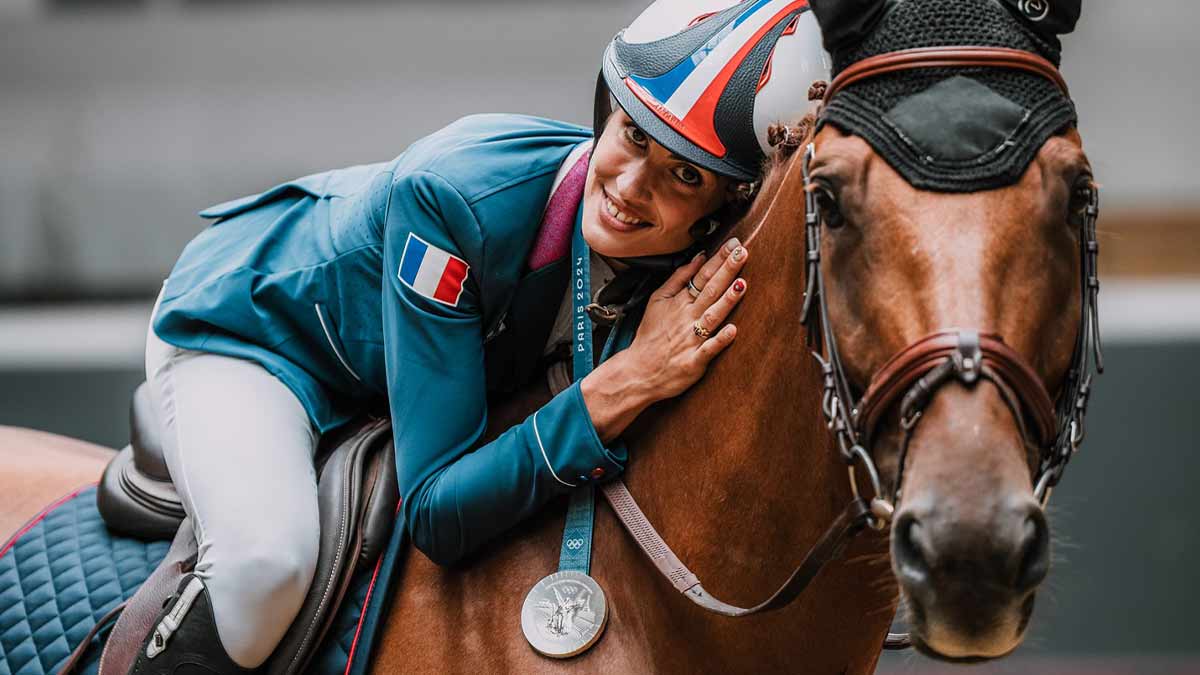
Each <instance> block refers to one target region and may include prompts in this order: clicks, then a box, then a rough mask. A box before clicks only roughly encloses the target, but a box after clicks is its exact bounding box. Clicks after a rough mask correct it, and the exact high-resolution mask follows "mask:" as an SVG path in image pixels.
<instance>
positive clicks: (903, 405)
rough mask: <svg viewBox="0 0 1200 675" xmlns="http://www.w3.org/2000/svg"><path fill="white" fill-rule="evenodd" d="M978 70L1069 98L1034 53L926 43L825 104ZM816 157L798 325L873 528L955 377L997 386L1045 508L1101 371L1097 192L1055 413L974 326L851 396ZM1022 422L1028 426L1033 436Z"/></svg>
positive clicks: (911, 356)
mask: <svg viewBox="0 0 1200 675" xmlns="http://www.w3.org/2000/svg"><path fill="white" fill-rule="evenodd" d="M981 66H984V67H996V68H1009V69H1015V70H1021V71H1024V72H1028V73H1033V74H1035V75H1039V76H1042V77H1045V78H1046V79H1048V80H1050V81H1051V82H1053V83H1054V84H1055V85H1057V86H1058V87H1059V89H1061V90H1062V92H1063V94H1066V95H1068V96H1069V92H1068V91H1067V85H1066V82H1065V81H1064V80H1063V78H1062V75H1061V74H1059V72H1058V69H1057V68H1055V67H1054V65H1053V64H1051V63H1050V62H1049V61H1047V60H1046V59H1044V58H1042V57H1041V56H1038V55H1037V54H1034V53H1032V52H1025V51H1021V50H1016V49H1007V48H1000V47H928V48H921V49H906V50H902V51H897V52H890V53H887V54H880V55H878V56H873V57H871V58H867V59H863V60H862V61H859V62H857V63H855V64H853V65H851V66H849V67H848V68H846V69H845V70H843V71H842V72H841V73H840V74H838V76H837V77H836V78H835V79H834V80H833V82H832V83H831V84H830V85H829V88H828V89H827V90H826V92H825V99H824V100H825V103H828V102H829V100H830V99H831V98H832V97H833V96H834V95H836V94H837V93H838V92H839V91H841V90H843V89H844V88H845V87H847V86H849V85H851V84H853V83H855V82H860V81H862V80H865V79H868V78H871V77H878V76H880V75H885V74H888V73H895V72H900V71H906V70H915V69H923V68H945V67H981ZM814 152H815V150H814V146H813V145H812V144H809V145H808V147H807V148H806V149H805V155H804V157H803V160H802V161H803V164H802V167H801V170H802V171H803V177H804V187H805V211H806V214H805V245H806V247H807V271H806V275H807V277H808V279H807V289H806V290H805V293H804V307H803V309H802V310H801V319H802V321H804V323H805V325H806V326H807V328H808V335H809V340H810V342H811V344H813V346H814V352H813V355H814V356H815V357H816V358H817V360H818V361H820V363H821V368H822V370H823V373H824V381H825V382H824V386H825V394H824V398H823V401H822V405H821V410H822V414H823V415H824V416H825V421H826V423H827V424H828V426H829V429H830V430H831V431H832V432H833V434H834V437H835V439H836V441H837V448H838V450H839V452H840V453H841V454H842V456H843V458H845V460H846V462H847V464H848V465H849V466H850V483H851V487H852V488H853V489H854V494H855V496H856V497H857V496H858V495H859V491H858V480H857V476H856V475H855V473H856V472H855V467H857V466H861V467H863V469H864V470H865V471H866V473H867V475H868V478H869V479H870V482H871V487H872V490H873V491H874V496H873V497H872V498H871V502H870V503H871V509H870V510H871V515H872V519H871V523H870V524H871V525H872V526H873V527H875V528H876V529H882V528H884V527H885V526H886V525H887V524H888V523H889V522H891V518H892V514H893V513H894V512H895V504H896V501H897V500H898V499H899V496H900V488H901V484H902V483H901V478H902V476H903V472H904V464H905V459H906V457H907V453H908V446H909V441H910V440H911V439H912V435H913V432H914V430H915V428H916V426H917V423H918V422H920V420H921V416H922V413H923V411H924V409H925V407H926V405H928V403H929V401H930V400H931V399H932V398H933V396H934V395H935V394H936V393H937V390H938V389H939V388H940V387H942V386H943V385H945V384H947V383H949V382H952V381H958V382H960V383H962V384H963V385H965V386H967V387H974V386H975V385H976V383H978V382H979V381H980V380H988V381H990V382H991V383H992V384H994V385H995V386H996V387H997V389H999V391H1000V394H1001V397H1002V398H1003V399H1004V402H1005V404H1006V405H1007V406H1008V408H1009V409H1010V410H1011V411H1012V414H1013V418H1014V419H1015V420H1016V422H1017V427H1018V428H1019V430H1020V433H1021V438H1022V439H1023V440H1024V441H1025V442H1026V443H1031V444H1033V445H1035V446H1036V447H1037V448H1038V449H1039V451H1040V460H1039V464H1038V467H1037V469H1036V473H1035V475H1034V479H1033V484H1034V486H1035V488H1034V494H1035V496H1036V498H1037V499H1038V501H1039V502H1040V503H1041V504H1042V505H1043V506H1045V504H1046V501H1047V500H1048V499H1049V498H1050V493H1051V491H1052V489H1053V488H1054V486H1055V485H1057V484H1058V481H1059V480H1060V479H1061V478H1062V473H1063V469H1064V468H1065V467H1066V465H1067V462H1069V461H1070V460H1071V457H1072V456H1073V455H1074V454H1075V452H1076V451H1077V450H1078V449H1079V445H1080V443H1081V442H1082V441H1083V436H1084V416H1085V415H1086V413H1087V403H1088V398H1089V396H1090V394H1091V386H1092V378H1093V374H1094V373H1098V372H1103V370H1104V362H1103V356H1102V353H1101V349H1100V325H1099V314H1098V312H1097V295H1098V293H1099V290H1100V280H1099V277H1098V271H1097V257H1098V255H1099V250H1100V247H1099V244H1098V243H1097V241H1096V219H1097V218H1098V217H1099V214H1100V193H1099V189H1098V188H1096V187H1095V186H1091V188H1090V193H1091V194H1090V198H1089V201H1088V205H1087V207H1086V209H1085V212H1084V216H1083V219H1082V222H1081V223H1080V232H1079V246H1080V277H1081V278H1080V282H1081V283H1080V287H1081V289H1082V293H1081V310H1080V326H1079V331H1078V334H1077V337H1076V342H1075V351H1074V354H1073V355H1072V357H1071V366H1070V368H1069V369H1068V371H1067V375H1066V378H1065V380H1064V382H1063V386H1062V389H1061V391H1060V393H1059V397H1058V405H1057V408H1056V407H1055V404H1054V402H1053V400H1052V399H1051V397H1050V394H1049V393H1048V392H1047V391H1046V388H1045V385H1044V384H1043V383H1042V381H1041V379H1040V378H1039V377H1038V376H1037V374H1036V373H1035V372H1034V370H1033V369H1032V368H1031V367H1029V365H1028V364H1027V363H1026V362H1025V359H1023V358H1022V357H1021V355H1020V354H1018V353H1016V352H1015V351H1014V350H1013V349H1012V348H1011V347H1009V346H1008V345H1007V344H1005V342H1004V339H1003V338H1002V337H1001V336H999V335H994V334H990V333H981V332H979V331H978V330H974V329H951V330H940V331H937V332H934V333H932V334H930V335H927V336H925V337H923V338H921V339H919V340H917V341H916V342H914V343H912V344H911V345H909V346H907V347H905V348H904V349H902V350H900V352H899V353H897V354H896V355H895V356H893V357H892V358H891V359H889V360H888V361H887V363H885V364H884V365H883V366H882V367H881V368H880V369H879V371H878V372H877V373H875V375H874V376H873V377H872V378H871V381H870V383H869V385H868V386H867V391H866V393H865V394H863V396H862V398H861V399H858V400H855V398H854V395H853V392H852V389H851V386H850V382H849V379H848V378H847V376H846V371H845V367H844V366H843V364H842V359H841V355H840V354H839V353H838V347H837V340H836V339H835V337H834V334H833V328H832V326H831V324H830V321H829V312H828V307H827V306H826V303H825V294H824V293H823V292H822V288H823V287H822V281H821V214H820V209H819V208H818V204H817V191H816V190H815V189H813V187H814V186H813V184H812V177H811V175H810V173H809V169H810V164H811V162H812V160H813V153H814ZM814 309H815V310H816V311H814ZM822 352H824V353H822ZM897 400H899V405H900V426H901V429H902V431H903V436H902V440H901V444H900V453H899V461H898V465H897V470H896V478H895V481H894V483H893V486H892V489H891V490H890V493H889V492H885V491H884V490H883V487H882V485H881V484H880V478H879V471H878V469H877V468H876V467H875V461H874V456H873V455H872V453H871V452H870V445H871V440H872V437H873V436H874V434H875V430H876V429H877V427H878V426H879V424H880V421H881V420H882V419H883V417H884V414H885V413H886V412H887V411H888V410H889V409H890V408H891V407H892V406H893V405H894V404H896V402H897ZM1027 419H1028V420H1029V421H1032V422H1033V432H1034V433H1032V434H1031V433H1029V425H1027V424H1026V420H1027Z"/></svg>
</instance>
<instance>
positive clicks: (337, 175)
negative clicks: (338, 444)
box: [153, 115, 626, 563]
mask: <svg viewBox="0 0 1200 675" xmlns="http://www.w3.org/2000/svg"><path fill="white" fill-rule="evenodd" d="M590 138H591V132H590V130H588V129H586V128H583V127H579V126H575V125H571V124H566V123H562V122H556V121H552V120H547V119H541V118H535V117H527V116H518V115H476V116H471V117H466V118H464V119H461V120H459V121H457V122H455V123H453V124H451V125H450V126H448V127H446V128H444V129H442V130H440V131H438V132H436V133H434V134H432V135H430V136H427V137H426V138H424V139H421V140H420V141H417V142H416V143H414V144H413V145H412V146H410V147H409V148H408V149H407V150H406V151H405V152H404V153H403V154H401V155H400V156H399V157H397V158H396V159H394V160H392V161H390V162H384V163H379V164H369V165H364V166H354V167H350V168H346V169H339V170H335V171H329V172H325V173H319V174H315V175H311V176H306V177H304V178H299V179H296V180H293V181H290V182H287V183H283V184H280V185H277V186H275V187H273V188H271V189H269V190H267V191H266V192H263V193H260V194H256V195H251V196H248V197H244V198H242V199H237V200H234V201H231V202H227V203H224V204H219V205H217V206H213V207H210V208H208V209H205V210H204V211H202V212H201V214H200V215H201V216H203V217H204V218H209V219H213V220H214V222H213V224H212V225H211V226H210V227H208V228H207V229H205V230H204V231H203V232H202V233H201V234H200V235H199V236H197V237H196V238H195V239H194V240H192V241H191V243H189V244H188V245H187V247H186V248H185V249H184V251H183V254H182V256H181V257H180V259H179V261H178V262H177V263H176V265H175V267H174V269H173V270H172V272H171V274H170V277H169V278H168V279H167V280H166V282H165V289H164V293H163V296H162V298H163V299H162V302H161V306H160V309H159V311H158V313H157V314H156V315H155V317H154V320H153V327H154V331H155V332H156V333H157V334H158V335H159V336H160V337H161V338H162V339H163V340H165V341H166V342H169V343H172V344H174V345H177V346H179V347H183V348H187V349H194V350H201V351H206V352H214V353H218V354H225V355H229V356H235V357H240V358H244V359H249V360H252V361H255V362H257V363H259V364H261V365H262V366H263V367H264V368H266V369H267V370H268V371H270V372H271V373H273V374H274V375H276V376H277V377H278V378H279V379H280V380H282V381H283V383H284V384H286V385H287V386H288V387H289V388H290V389H291V390H292V391H293V392H294V393H295V394H296V396H297V397H298V398H299V400H300V401H301V403H302V404H303V405H304V407H305V409H306V410H307V411H308V414H309V417H310V418H311V420H312V422H313V424H314V425H315V426H316V427H317V428H318V429H319V430H320V431H321V432H325V431H328V430H330V429H332V428H334V427H337V426H338V425H340V424H343V423H344V422H346V421H348V420H349V419H350V418H351V417H353V416H355V415H356V414H358V413H360V412H362V411H363V410H364V409H366V408H368V407H370V406H371V405H372V404H373V403H374V404H379V402H381V401H383V400H386V401H387V406H388V407H389V409H390V412H391V416H392V422H393V429H394V434H395V447H396V453H397V461H396V465H397V471H398V474H399V483H400V492H401V497H402V500H403V503H402V512H403V518H404V522H405V523H406V524H407V527H408V529H409V531H410V533H411V534H412V537H413V541H414V543H415V544H416V545H417V546H418V547H419V548H420V549H421V550H422V551H424V552H425V553H426V554H427V555H428V556H429V557H430V558H431V559H433V560H434V561H437V562H440V563H450V562H453V561H456V560H458V559H459V558H461V557H462V556H464V555H466V554H468V553H470V552H471V551H473V550H475V549H476V548H478V547H479V546H480V545H481V544H483V543H484V542H486V541H487V540H489V539H491V538H492V537H494V536H495V535H497V534H498V533H500V532H502V531H504V530H506V529H508V528H509V527H511V526H512V525H514V524H516V523H517V522H518V521H520V520H521V519H523V518H525V517H527V516H529V515H531V514H532V513H533V512H534V511H536V510H537V509H538V508H539V507H540V506H541V505H542V504H544V503H545V502H546V501H547V500H548V499H550V498H551V497H553V496H555V495H559V494H562V493H564V492H565V491H567V490H569V489H570V487H569V486H570V485H577V484H580V483H582V482H586V481H589V480H595V478H594V476H603V479H608V478H611V477H614V476H616V475H618V474H619V473H620V472H621V470H622V469H623V468H624V464H625V461H626V456H625V452H624V450H623V449H621V448H620V447H619V446H617V447H614V448H611V449H610V448H606V447H605V446H604V444H603V443H601V441H600V439H599V437H598V436H597V434H596V430H595V427H594V426H593V423H592V420H591V417H590V415H589V413H588V411H587V408H586V407H585V406H584V402H583V397H582V395H581V393H580V389H579V383H578V382H576V383H575V384H574V385H572V386H571V387H569V388H568V389H566V390H565V391H563V392H562V393H560V394H558V395H557V396H555V397H554V399H553V400H551V401H550V402H549V403H547V404H546V405H545V406H544V407H542V408H541V409H540V410H538V411H537V412H536V413H535V414H533V415H531V416H530V417H529V418H527V419H526V420H525V421H524V422H523V423H521V424H518V425H516V426H514V427H512V428H511V429H509V430H507V431H506V432H504V433H503V434H502V435H500V436H499V437H498V438H496V439H495V440H493V441H491V442H490V443H487V444H483V445H481V444H480V443H479V441H480V439H481V436H482V434H483V432H484V429H485V427H486V422H487V398H488V394H489V393H493V394H495V393H497V392H500V393H503V392H504V391H509V390H512V389H515V388H517V387H518V386H520V385H521V384H523V383H525V382H527V381H529V379H530V378H531V377H533V376H535V375H536V374H540V373H535V371H536V365H537V364H538V361H539V360H540V358H541V356H542V348H543V345H544V344H545V342H546V340H547V338H548V336H549V334H550V330H551V327H552V324H553V322H554V317H555V315H556V313H557V310H558V307H559V303H560V302H561V300H562V298H563V296H564V294H565V293H566V290H567V283H568V279H569V269H568V266H569V264H570V261H569V260H568V259H567V258H564V259H561V260H559V261H557V262H554V263H552V264H549V265H546V266H544V267H540V268H539V269H537V270H536V271H533V272H530V271H529V270H528V269H527V266H526V259H527V256H528V253H529V251H530V249H531V247H532V246H533V244H534V238H535V236H536V235H537V232H538V229H539V226H540V224H541V218H542V212H543V209H544V208H545V206H546V202H547V199H548V197H549V193H550V190H551V186H552V183H553V181H554V177H555V174H556V173H557V172H558V169H559V167H560V165H561V164H562V163H563V161H564V160H565V158H566V157H567V155H568V153H570V152H571V150H572V149H574V148H575V147H576V146H578V145H579V144H580V143H582V142H584V141H587V140H589V139H590ZM579 208H582V204H581V205H580V207H579ZM567 257H568V258H569V256H567ZM447 261H449V262H447ZM464 267H465V270H464ZM464 272H465V277H464V276H463V273H464ZM597 469H599V470H597Z"/></svg>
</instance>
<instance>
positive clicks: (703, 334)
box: [692, 320, 712, 340]
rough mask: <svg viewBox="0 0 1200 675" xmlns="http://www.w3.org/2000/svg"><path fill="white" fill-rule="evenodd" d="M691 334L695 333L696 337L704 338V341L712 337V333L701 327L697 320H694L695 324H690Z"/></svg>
mask: <svg viewBox="0 0 1200 675" xmlns="http://www.w3.org/2000/svg"><path fill="white" fill-rule="evenodd" d="M692 332H693V333H695V334H696V336H697V337H700V338H704V339H705V340H707V339H708V336H710V335H712V331H710V330H709V329H707V328H705V327H704V326H701V325H700V321H699V320H696V322H695V323H693V324H692Z"/></svg>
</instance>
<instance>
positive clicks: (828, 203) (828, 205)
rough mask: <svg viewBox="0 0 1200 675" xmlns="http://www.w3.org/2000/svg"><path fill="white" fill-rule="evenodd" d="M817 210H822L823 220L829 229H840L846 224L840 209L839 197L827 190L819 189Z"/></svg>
mask: <svg viewBox="0 0 1200 675" xmlns="http://www.w3.org/2000/svg"><path fill="white" fill-rule="evenodd" d="M817 208H818V209H820V210H821V220H822V221H824V223H825V226H826V227H829V228H833V229H836V228H839V227H841V226H842V225H844V224H845V222H846V219H845V218H844V217H842V210H841V209H840V208H839V207H838V202H837V197H835V196H834V195H833V192H831V191H829V190H828V189H826V188H821V187H819V188H817Z"/></svg>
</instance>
